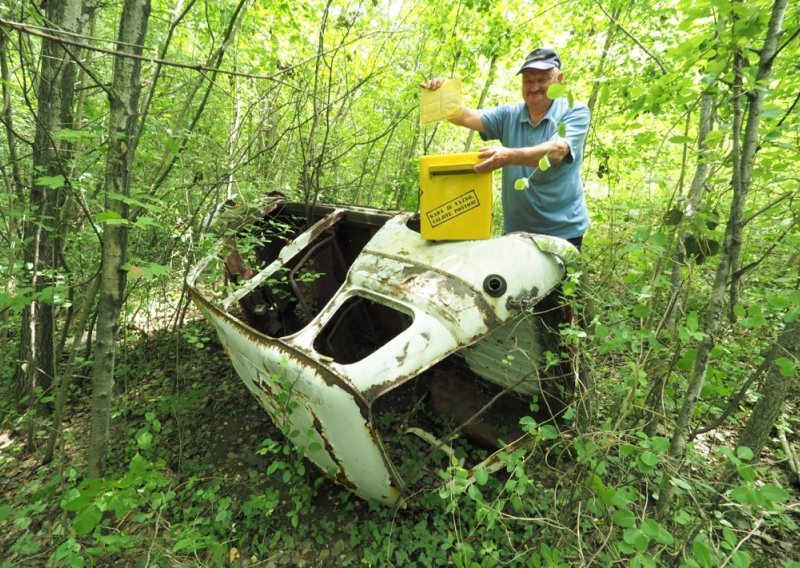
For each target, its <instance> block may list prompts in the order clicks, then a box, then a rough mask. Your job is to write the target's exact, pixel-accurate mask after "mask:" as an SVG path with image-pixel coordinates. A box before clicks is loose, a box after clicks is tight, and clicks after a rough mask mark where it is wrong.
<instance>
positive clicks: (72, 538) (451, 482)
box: [0, 320, 800, 567]
mask: <svg viewBox="0 0 800 568" xmlns="http://www.w3.org/2000/svg"><path fill="white" fill-rule="evenodd" d="M126 344H127V345H128V346H129V348H128V349H126V350H125V351H124V352H123V353H122V354H121V357H120V361H119V367H118V369H119V371H118V372H119V381H118V387H119V389H120V392H119V395H118V398H117V401H118V404H117V409H116V411H115V415H114V416H113V419H112V425H113V431H112V434H111V435H112V439H113V444H112V452H111V455H110V456H109V464H108V468H109V474H108V476H107V477H106V478H105V479H86V478H84V476H83V475H84V471H85V463H84V462H85V455H86V452H85V445H86V439H87V436H88V424H89V406H88V400H89V398H88V396H87V389H88V385H87V384H76V385H74V387H73V392H72V399H73V403H72V404H73V406H72V408H74V411H73V412H72V413H71V414H70V415H69V416H68V417H67V418H66V424H65V428H64V436H63V440H64V441H63V447H62V448H61V451H60V452H58V453H57V457H56V459H55V460H54V461H53V462H51V463H49V464H47V465H41V463H40V462H41V460H40V457H41V455H40V454H41V453H40V451H39V450H38V449H34V450H33V451H30V450H26V449H25V448H24V436H23V435H22V431H21V430H20V429H18V428H15V426H14V425H15V422H14V420H13V418H11V417H10V415H9V416H8V417H7V418H6V420H5V423H4V425H3V429H2V437H0V444H1V446H0V450H1V451H2V453H1V454H0V528H1V529H2V532H1V533H0V534H2V536H0V550H2V551H4V552H3V554H2V560H0V566H3V567H12V566H38V565H41V566H112V565H113V566H223V565H231V566H331V565H338V566H357V565H365V566H407V565H420V566H444V565H454V566H464V567H472V566H578V565H581V566H594V565H597V566H604V565H609V564H614V563H625V564H628V565H633V566H660V565H683V566H720V565H731V566H749V565H752V566H787V567H788V566H798V564H797V563H796V562H793V561H792V560H793V559H796V558H798V556H799V555H800V552H798V546H797V544H796V539H795V538H794V537H793V533H794V532H795V531H796V529H797V523H798V522H800V514H799V513H798V507H799V506H800V505H799V503H800V502H799V501H798V493H800V492H799V491H798V486H797V482H796V480H795V481H794V485H793V482H792V480H791V477H790V472H789V471H788V470H787V469H786V465H785V463H784V462H783V459H782V456H781V455H780V451H779V448H772V449H770V450H769V451H768V452H766V455H765V456H764V457H763V458H762V460H761V461H760V462H758V463H753V464H750V463H748V462H749V458H750V456H749V455H748V454H747V452H746V451H741V450H740V451H738V452H734V451H733V450H731V449H730V448H733V447H735V443H734V440H735V438H736V435H737V432H736V427H735V425H734V426H726V427H724V428H723V427H721V428H718V429H715V430H713V431H711V432H708V433H706V434H703V435H701V436H699V437H698V438H697V440H696V443H695V444H694V445H693V446H692V450H691V452H690V453H689V455H688V456H687V461H688V467H685V468H683V469H682V470H681V471H680V473H670V472H669V467H670V466H669V465H668V461H667V457H666V453H667V451H668V446H669V441H668V439H667V438H666V437H665V436H664V435H661V434H659V435H654V436H648V435H646V434H644V432H643V431H642V430H641V428H639V427H637V426H636V425H635V424H634V425H631V424H632V423H631V422H630V420H629V418H630V417H629V416H626V415H624V414H619V412H620V409H621V408H623V407H624V406H625V403H624V402H623V403H622V404H621V403H620V401H625V400H627V401H628V404H630V405H635V404H636V400H637V396H633V397H631V396H629V395H630V394H631V393H630V385H631V383H630V381H629V380H628V379H626V376H627V375H628V374H629V371H630V368H629V366H626V365H625V364H623V363H621V362H620V361H619V360H617V361H615V358H614V357H612V356H605V357H599V358H598V359H595V360H594V361H591V364H592V365H593V367H594V368H593V371H594V374H595V376H597V375H600V376H601V377H602V379H601V380H600V381H598V383H597V386H596V391H595V392H593V393H592V398H593V401H592V402H593V420H592V424H593V426H592V429H591V430H590V431H587V432H582V433H581V434H579V435H578V436H561V433H560V431H559V429H558V428H556V427H554V426H552V425H547V424H537V423H536V422H535V421H533V420H532V419H529V420H527V421H523V422H524V423H525V426H524V427H525V428H526V430H527V431H528V433H529V434H530V436H531V440H532V441H531V444H530V445H529V447H528V448H527V449H522V450H517V451H516V452H514V453H513V454H512V455H508V456H505V457H506V458H507V459H508V463H509V465H508V467H507V468H506V469H505V470H503V471H500V472H497V473H495V474H493V475H486V476H483V475H481V476H476V477H478V479H476V480H475V481H474V482H472V483H469V482H468V481H467V476H466V470H465V469H463V468H462V467H460V466H459V464H458V463H455V462H454V463H451V464H450V465H449V466H448V464H447V462H446V461H444V460H442V461H441V462H440V463H441V467H440V468H438V470H437V468H436V467H433V468H432V469H433V470H434V471H433V473H434V474H435V475H436V476H438V477H439V479H440V480H441V482H442V485H441V486H440V487H439V488H438V489H437V488H433V489H431V488H428V489H425V490H422V491H420V492H419V493H418V494H417V495H416V496H415V497H414V499H413V502H412V504H411V505H410V506H408V507H406V508H404V509H401V510H392V509H390V508H387V507H384V506H381V505H376V504H371V503H367V502H365V501H363V500H361V499H359V498H358V497H356V496H354V495H353V494H351V493H350V492H348V491H347V490H346V489H344V488H340V487H338V486H336V485H334V484H333V483H332V482H331V481H329V480H328V479H327V478H325V477H324V476H323V475H321V474H320V473H319V472H318V471H317V470H316V469H315V468H314V467H313V466H312V465H311V464H309V463H308V462H306V461H304V460H303V459H302V458H300V457H299V456H298V455H297V454H296V450H294V449H292V448H291V447H290V446H289V445H287V444H286V443H285V442H284V439H283V437H282V436H281V434H280V431H279V430H278V429H277V428H276V427H275V426H274V425H273V424H272V423H271V421H270V419H269V417H268V415H267V413H266V412H264V411H263V410H262V409H261V408H260V407H259V406H258V404H257V402H256V400H255V398H254V397H252V396H251V395H250V394H249V392H248V391H247V390H246V388H245V387H244V385H243V384H242V383H241V381H240V379H238V377H237V376H236V374H235V372H234V371H233V369H232V367H231V366H230V363H229V362H228V359H227V357H226V356H225V354H224V352H223V351H222V349H221V347H220V346H219V344H218V343H217V340H216V337H215V336H214V335H213V330H212V329H211V328H210V327H209V326H208V325H207V324H206V323H204V322H202V321H200V320H198V321H194V322H193V323H190V324H188V325H187V326H185V327H184V328H182V329H180V330H178V332H168V331H160V332H156V333H154V334H151V335H149V336H146V335H142V336H141V337H139V336H135V334H129V337H128V338H126ZM588 361H589V359H587V362H588ZM598 361H602V363H601V364H599V363H598ZM165 392H171V393H172V394H171V395H169V396H164V394H163V393H165ZM610 409H613V410H614V412H616V414H611V413H610V412H611V410H610ZM571 420H573V417H572V413H568V417H567V423H569V422H570V421H571ZM46 422H47V421H46V420H41V421H40V423H41V424H42V426H44V425H45V424H46ZM785 426H787V427H788V426H794V425H785ZM789 431H791V429H790V430H789ZM40 437H43V436H40ZM663 475H672V476H673V477H672V484H673V485H674V487H675V490H676V492H677V505H676V506H675V507H674V509H672V510H671V511H670V512H669V515H668V516H667V517H666V518H661V519H659V520H656V519H657V517H656V516H655V515H654V512H653V510H654V507H653V506H654V503H655V501H656V500H657V498H658V488H659V484H660V481H661V478H662V476H663Z"/></svg>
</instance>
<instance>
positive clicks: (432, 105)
mask: <svg viewBox="0 0 800 568" xmlns="http://www.w3.org/2000/svg"><path fill="white" fill-rule="evenodd" d="M461 105H462V101H461V79H447V80H446V81H444V83H442V86H441V87H439V88H438V89H436V90H435V91H431V90H430V89H423V90H422V94H421V95H420V99H419V123H420V125H421V126H424V125H426V124H431V123H432V122H438V121H440V120H444V119H447V118H453V117H456V116H458V115H459V113H460V112H461Z"/></svg>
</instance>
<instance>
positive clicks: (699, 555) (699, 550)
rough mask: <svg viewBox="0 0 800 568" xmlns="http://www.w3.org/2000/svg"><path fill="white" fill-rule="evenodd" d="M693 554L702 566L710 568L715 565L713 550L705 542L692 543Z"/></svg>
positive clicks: (696, 541)
mask: <svg viewBox="0 0 800 568" xmlns="http://www.w3.org/2000/svg"><path fill="white" fill-rule="evenodd" d="M692 553H693V554H694V559H695V560H697V563H698V564H700V566H703V567H704V568H708V567H710V566H712V565H713V563H714V557H713V556H712V554H711V548H710V547H709V546H708V544H706V542H705V541H704V540H699V539H698V540H695V541H694V542H693V543H692Z"/></svg>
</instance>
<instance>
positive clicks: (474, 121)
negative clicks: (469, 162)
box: [419, 79, 485, 132]
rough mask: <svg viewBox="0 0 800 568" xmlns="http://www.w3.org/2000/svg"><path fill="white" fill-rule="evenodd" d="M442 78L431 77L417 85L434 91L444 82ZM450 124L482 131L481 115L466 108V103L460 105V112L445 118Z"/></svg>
mask: <svg viewBox="0 0 800 568" xmlns="http://www.w3.org/2000/svg"><path fill="white" fill-rule="evenodd" d="M444 81H445V80H444V79H431V80H430V81H428V82H426V83H420V84H419V86H420V87H422V88H423V89H428V90H431V91H435V90H436V89H438V88H439V87H441V86H442V83H444ZM447 120H448V121H449V122H450V123H451V124H456V125H458V126H463V127H465V128H469V129H470V130H477V131H478V132H484V131H485V130H484V127H483V123H482V122H481V117H480V115H479V114H478V112H477V111H476V110H473V109H471V108H467V107H466V105H461V114H460V115H458V116H456V117H453V118H448V119H447Z"/></svg>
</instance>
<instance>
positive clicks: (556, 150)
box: [420, 48, 589, 249]
mask: <svg viewBox="0 0 800 568" xmlns="http://www.w3.org/2000/svg"><path fill="white" fill-rule="evenodd" d="M520 74H521V75H522V98H523V100H524V102H522V103H519V104H516V105H502V106H498V107H495V108H489V109H479V110H472V109H469V108H467V107H466V106H463V107H462V112H461V115H460V116H457V117H455V118H451V119H449V120H450V122H451V123H453V124H457V125H459V126H464V127H466V128H470V129H472V130H476V131H478V132H479V133H480V135H481V138H482V139H483V140H500V142H501V143H502V146H490V147H488V148H484V149H482V150H481V151H480V152H479V153H478V157H479V158H480V159H481V160H482V161H481V162H480V163H478V164H477V165H476V166H475V171H476V172H478V173H481V172H491V171H494V170H496V169H498V168H503V184H502V202H503V228H504V231H505V232H506V233H510V232H514V231H527V232H530V233H542V234H546V235H553V236H556V237H561V238H563V239H566V240H568V241H569V242H571V243H572V244H573V245H575V246H576V247H578V248H579V249H580V248H581V245H582V243H583V234H584V233H585V232H586V229H587V227H588V226H589V215H588V212H587V210H586V203H585V200H584V195H583V183H582V181H581V177H580V170H581V164H582V162H583V145H584V141H585V139H586V133H587V132H588V130H589V109H588V108H587V107H586V105H584V104H582V103H575V104H574V105H573V106H572V107H571V108H570V105H569V102H568V101H567V99H566V98H557V99H555V100H553V99H549V98H548V97H547V89H548V88H549V87H550V85H552V84H554V83H561V82H562V81H563V80H564V73H563V72H562V71H561V58H560V57H559V56H558V54H557V53H556V52H555V51H554V50H552V49H547V48H539V49H534V50H533V51H532V52H530V53H529V54H528V56H527V57H526V58H525V62H524V63H523V65H522V67H521V68H520V70H519V71H518V72H517V75H520ZM442 82H443V79H433V80H431V81H428V82H427V83H421V84H420V87H422V88H424V89H431V90H435V89H438V88H439V87H440V86H441V85H442ZM560 124H563V125H564V126H563V127H562V132H564V136H561V135H559V133H558V130H559V125H560ZM564 127H565V129H564ZM545 157H546V158H547V161H548V162H549V167H547V168H542V167H540V161H541V160H542V159H543V158H545ZM518 180H520V181H518Z"/></svg>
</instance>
